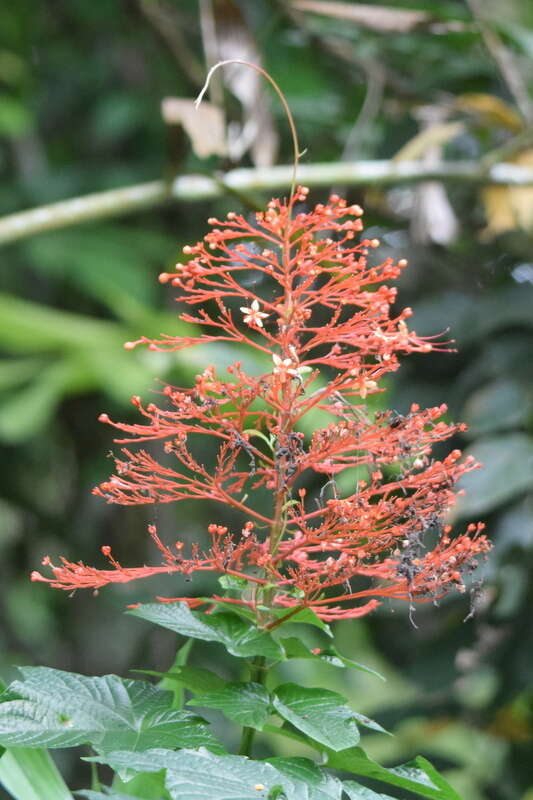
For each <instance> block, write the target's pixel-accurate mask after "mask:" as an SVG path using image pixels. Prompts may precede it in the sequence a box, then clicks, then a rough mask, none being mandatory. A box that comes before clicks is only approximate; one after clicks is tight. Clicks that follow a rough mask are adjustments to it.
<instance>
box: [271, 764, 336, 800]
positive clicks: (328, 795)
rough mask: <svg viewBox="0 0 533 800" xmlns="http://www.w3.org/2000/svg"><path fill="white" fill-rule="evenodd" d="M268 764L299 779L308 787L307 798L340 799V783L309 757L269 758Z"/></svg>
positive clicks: (312, 799)
mask: <svg viewBox="0 0 533 800" xmlns="http://www.w3.org/2000/svg"><path fill="white" fill-rule="evenodd" d="M267 760H268V763H269V764H272V765H273V766H274V767H276V769H278V770H279V771H280V772H282V773H283V774H284V775H287V776H288V777H289V778H293V779H295V780H298V781H301V782H302V783H303V784H305V785H306V786H307V788H308V792H309V800H337V798H338V800H340V798H341V796H342V788H343V787H342V783H341V781H340V780H339V779H338V778H336V777H335V776H334V775H328V773H327V772H325V770H323V769H320V767H318V766H317V765H316V764H315V762H314V761H311V759H309V758H269V759H267Z"/></svg>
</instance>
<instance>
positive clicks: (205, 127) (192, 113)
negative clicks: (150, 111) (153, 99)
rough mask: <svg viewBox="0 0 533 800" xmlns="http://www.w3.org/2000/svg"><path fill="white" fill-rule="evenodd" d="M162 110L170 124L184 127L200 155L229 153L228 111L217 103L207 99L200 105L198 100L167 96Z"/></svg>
mask: <svg viewBox="0 0 533 800" xmlns="http://www.w3.org/2000/svg"><path fill="white" fill-rule="evenodd" d="M161 114H162V116H163V119H164V121H165V122H166V123H167V125H181V126H182V127H183V129H184V130H185V131H186V133H187V135H188V137H189V138H190V140H191V145H192V148H193V150H194V152H195V153H196V155H197V156H198V158H207V157H208V156H211V155H219V156H223V155H226V137H225V130H224V115H223V113H222V111H221V110H220V109H219V108H217V106H214V105H212V103H207V102H204V103H202V104H201V105H200V106H198V108H197V107H196V106H195V104H194V100H189V99H186V98H180V97H165V98H164V100H163V101H162V103H161Z"/></svg>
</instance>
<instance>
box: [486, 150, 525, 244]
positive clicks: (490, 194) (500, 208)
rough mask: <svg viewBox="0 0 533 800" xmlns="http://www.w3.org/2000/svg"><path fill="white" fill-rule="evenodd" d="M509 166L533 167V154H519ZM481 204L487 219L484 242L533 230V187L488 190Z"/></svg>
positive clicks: (498, 187)
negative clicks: (515, 231)
mask: <svg viewBox="0 0 533 800" xmlns="http://www.w3.org/2000/svg"><path fill="white" fill-rule="evenodd" d="M509 163H510V164H518V165H520V166H522V167H533V150H525V151H524V152H523V153H519V154H518V155H517V156H515V157H514V158H513V159H510V160H509ZM481 200H482V202H483V205H484V208H485V216H486V218H487V227H486V228H485V229H484V231H483V233H482V238H483V239H485V240H489V239H493V238H494V237H495V236H498V235H499V234H501V233H507V232H508V231H514V230H517V229H522V230H525V231H531V230H533V186H486V187H485V188H484V189H482V191H481Z"/></svg>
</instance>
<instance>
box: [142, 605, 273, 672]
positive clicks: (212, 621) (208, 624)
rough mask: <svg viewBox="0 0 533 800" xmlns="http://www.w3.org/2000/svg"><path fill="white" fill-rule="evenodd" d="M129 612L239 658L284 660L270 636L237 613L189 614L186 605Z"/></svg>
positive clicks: (146, 608)
mask: <svg viewBox="0 0 533 800" xmlns="http://www.w3.org/2000/svg"><path fill="white" fill-rule="evenodd" d="M128 613H129V614H133V615H134V616H136V617H140V618H141V619H145V620H147V621H148V622H153V623H154V624H155V625H161V626H162V627H163V628H169V630H171V631H175V633H180V634H181V635H182V636H189V637H190V638H192V639H203V641H205V642H218V643H219V644H223V645H224V647H225V648H226V650H227V651H228V652H229V653H231V654H232V655H234V656H237V657H238V658H249V657H251V656H265V657H266V658H271V659H274V660H278V659H280V658H282V657H283V651H282V649H281V647H280V645H279V644H278V642H276V641H275V640H274V639H273V638H272V636H270V634H268V633H265V632H264V631H259V630H257V628H256V627H255V626H254V625H251V624H249V623H248V622H246V620H244V619H242V617H239V616H237V614H231V613H229V612H222V613H220V614H211V615H209V616H207V615H206V614H204V613H203V612H201V611H191V610H190V608H189V607H188V606H187V604H186V603H165V604H160V603H148V604H146V605H142V606H138V607H137V608H134V609H132V610H131V611H129V612H128Z"/></svg>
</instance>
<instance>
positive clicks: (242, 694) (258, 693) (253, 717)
mask: <svg viewBox="0 0 533 800" xmlns="http://www.w3.org/2000/svg"><path fill="white" fill-rule="evenodd" d="M187 705H189V706H203V707H205V708H218V709H219V710H220V711H222V713H223V714H224V716H226V717H228V719H231V720H233V722H237V723H238V724H239V725H245V726H247V727H249V728H257V729H258V730H261V729H262V728H263V725H264V724H265V722H266V721H267V719H268V717H269V714H270V697H269V694H268V692H267V690H266V689H265V687H264V686H261V685H260V684H259V683H229V684H227V685H226V686H225V687H224V688H223V689H218V690H217V691H213V692H209V693H206V694H201V695H199V696H198V697H194V698H193V699H192V700H189V702H188V703H187Z"/></svg>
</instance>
